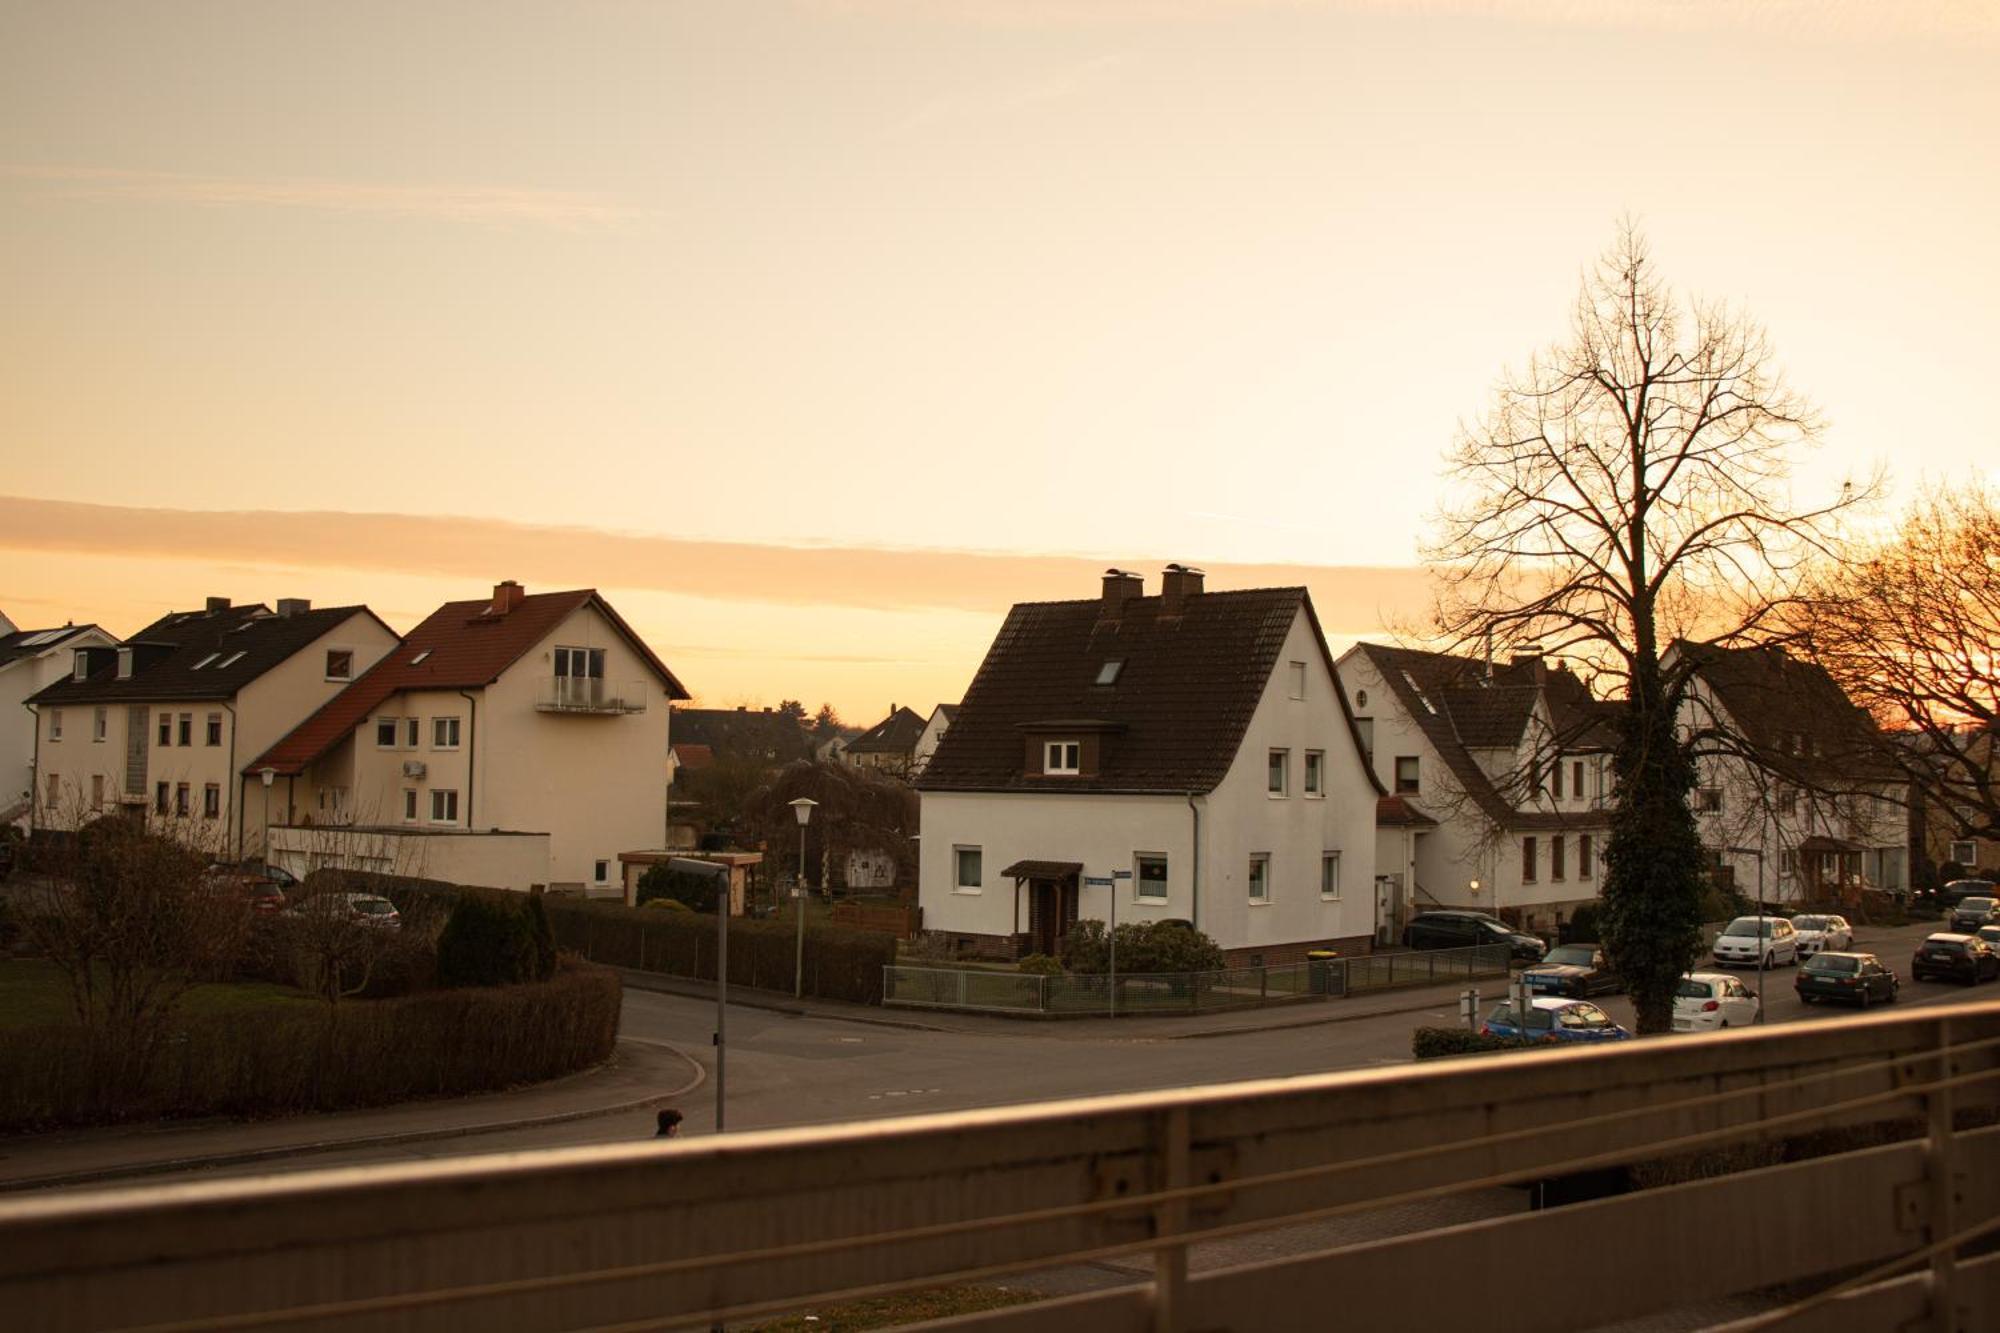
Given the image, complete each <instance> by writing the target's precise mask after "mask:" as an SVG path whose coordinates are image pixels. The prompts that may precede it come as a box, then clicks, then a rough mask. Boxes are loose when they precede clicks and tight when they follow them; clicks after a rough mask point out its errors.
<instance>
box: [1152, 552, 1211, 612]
mask: <svg viewBox="0 0 2000 1333" xmlns="http://www.w3.org/2000/svg"><path fill="white" fill-rule="evenodd" d="M1201 579H1202V573H1201V571H1200V570H1198V569H1196V568H1195V567H1194V566H1193V565H1183V564H1181V563H1180V562H1178V561H1176V562H1175V563H1173V564H1171V565H1168V566H1167V567H1166V569H1165V570H1164V571H1162V573H1161V575H1160V614H1161V615H1163V616H1177V615H1179V614H1180V613H1181V608H1182V606H1183V605H1184V604H1185V603H1186V602H1187V600H1188V599H1189V598H1191V597H1199V596H1201Z"/></svg>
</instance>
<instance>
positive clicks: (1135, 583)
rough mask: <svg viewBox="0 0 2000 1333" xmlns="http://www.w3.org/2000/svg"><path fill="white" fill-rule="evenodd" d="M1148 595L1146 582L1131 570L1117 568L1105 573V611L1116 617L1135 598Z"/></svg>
mask: <svg viewBox="0 0 2000 1333" xmlns="http://www.w3.org/2000/svg"><path fill="white" fill-rule="evenodd" d="M1145 595H1146V582H1145V580H1144V579H1141V578H1140V577H1139V576H1138V575H1137V574H1134V573H1133V572H1132V571H1131V570H1129V569H1119V568H1117V567H1116V566H1114V567H1112V568H1110V569H1107V570H1105V571H1104V610H1105V611H1106V612H1107V613H1108V614H1111V615H1116V614H1117V613H1118V610H1119V608H1120V607H1122V606H1124V605H1125V603H1126V602H1128V601H1130V600H1131V599H1132V598H1134V597H1143V596H1145Z"/></svg>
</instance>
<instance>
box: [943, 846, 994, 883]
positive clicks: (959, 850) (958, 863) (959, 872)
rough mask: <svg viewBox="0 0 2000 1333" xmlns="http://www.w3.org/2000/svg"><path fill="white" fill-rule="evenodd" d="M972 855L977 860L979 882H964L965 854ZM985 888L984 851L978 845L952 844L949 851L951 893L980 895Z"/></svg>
mask: <svg viewBox="0 0 2000 1333" xmlns="http://www.w3.org/2000/svg"><path fill="white" fill-rule="evenodd" d="M967 852H970V853H972V854H973V855H974V856H976V857H978V858H979V876H980V878H979V881H978V882H977V883H973V884H967V883H966V882H965V854H966V853H967ZM985 888H986V849H985V848H984V847H982V846H980V845H979V844H978V843H972V842H961V843H954V844H953V845H952V849H951V891H952V892H953V893H981V892H984V891H985Z"/></svg>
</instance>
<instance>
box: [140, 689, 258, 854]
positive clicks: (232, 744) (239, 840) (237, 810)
mask: <svg viewBox="0 0 2000 1333" xmlns="http://www.w3.org/2000/svg"><path fill="white" fill-rule="evenodd" d="M222 707H223V711H224V712H226V713H228V714H229V771H230V772H231V773H236V707H235V705H234V704H232V703H230V702H229V700H227V699H224V700H223V701H222ZM125 725H126V726H127V727H130V726H131V725H132V718H131V715H130V714H129V713H128V714H127V715H126V718H125ZM125 745H126V749H127V751H128V752H129V751H130V749H131V745H132V742H131V741H130V740H129V739H128V740H127V741H126V742H125ZM229 816H230V818H231V819H232V820H234V821H235V823H236V864H237V865H242V864H243V823H244V820H243V775H242V774H241V773H236V795H234V796H232V797H230V798H229ZM223 836H225V837H227V836H228V834H227V833H225V834H224V835H223ZM264 864H265V866H266V867H268V866H269V865H270V864H271V831H270V830H269V829H266V830H265V831H264Z"/></svg>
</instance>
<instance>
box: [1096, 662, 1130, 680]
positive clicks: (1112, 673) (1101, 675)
mask: <svg viewBox="0 0 2000 1333" xmlns="http://www.w3.org/2000/svg"><path fill="white" fill-rule="evenodd" d="M1124 669H1125V659H1124V658H1122V657H1114V658H1112V659H1111V660H1110V661H1108V662H1106V663H1105V664H1104V665H1103V666H1101V667H1099V668H1097V683H1098V684H1099V685H1115V684H1117V683H1118V673H1119V672H1120V671H1123V670H1124Z"/></svg>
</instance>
